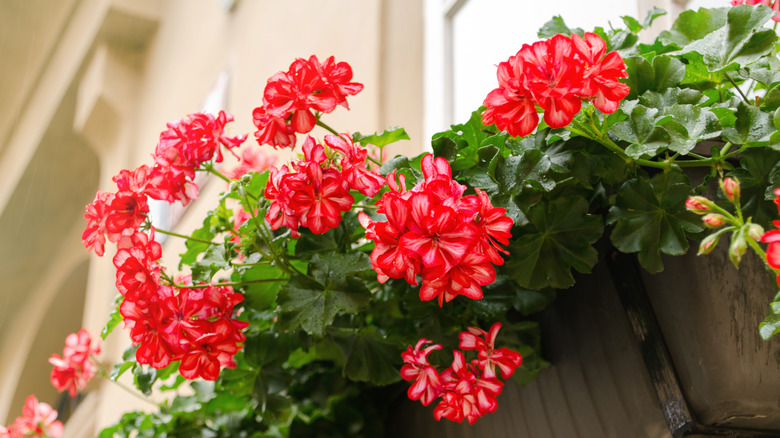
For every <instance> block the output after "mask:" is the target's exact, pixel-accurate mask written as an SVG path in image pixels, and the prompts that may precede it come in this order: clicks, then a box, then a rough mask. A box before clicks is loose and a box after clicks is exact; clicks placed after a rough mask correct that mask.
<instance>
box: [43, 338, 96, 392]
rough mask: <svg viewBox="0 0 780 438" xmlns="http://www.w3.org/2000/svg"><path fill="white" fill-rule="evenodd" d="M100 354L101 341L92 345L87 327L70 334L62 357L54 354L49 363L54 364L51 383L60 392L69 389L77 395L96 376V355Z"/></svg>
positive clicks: (66, 339)
mask: <svg viewBox="0 0 780 438" xmlns="http://www.w3.org/2000/svg"><path fill="white" fill-rule="evenodd" d="M99 354H100V345H99V343H98V342H96V343H95V346H94V347H93V346H92V338H91V337H90V336H89V332H88V331H87V330H86V329H81V330H79V331H78V333H71V334H69V335H68V336H67V337H66V338H65V349H64V350H63V351H62V357H60V356H59V355H58V354H53V355H52V356H51V357H50V358H49V363H51V364H52V365H54V368H53V369H52V370H51V384H52V385H54V387H55V388H57V390H58V391H59V392H62V391H65V390H66V389H67V390H68V394H69V395H70V396H71V397H75V396H76V394H77V393H78V391H79V390H80V389H84V388H86V386H87V382H89V381H90V379H92V378H93V377H95V372H96V371H97V364H96V363H95V357H96V356H97V355H99Z"/></svg>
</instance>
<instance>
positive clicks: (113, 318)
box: [100, 295, 124, 341]
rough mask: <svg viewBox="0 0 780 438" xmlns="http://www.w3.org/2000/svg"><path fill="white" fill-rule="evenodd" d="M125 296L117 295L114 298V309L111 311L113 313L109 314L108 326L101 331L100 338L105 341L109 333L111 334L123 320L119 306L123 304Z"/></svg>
mask: <svg viewBox="0 0 780 438" xmlns="http://www.w3.org/2000/svg"><path fill="white" fill-rule="evenodd" d="M123 299H124V298H123V297H122V296H121V295H117V297H116V299H115V300H114V309H113V310H112V311H111V315H109V319H108V322H107V323H106V326H105V327H103V330H101V331H100V338H101V339H103V340H104V341H105V340H106V338H107V337H108V335H109V334H111V332H112V331H114V329H115V328H116V326H117V325H119V323H120V322H122V314H121V313H119V307H120V306H121V305H122V301H123Z"/></svg>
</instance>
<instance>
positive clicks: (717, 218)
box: [701, 213, 726, 228]
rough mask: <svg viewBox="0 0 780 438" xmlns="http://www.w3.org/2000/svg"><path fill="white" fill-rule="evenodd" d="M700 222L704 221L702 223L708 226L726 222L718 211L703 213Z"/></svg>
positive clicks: (714, 226)
mask: <svg viewBox="0 0 780 438" xmlns="http://www.w3.org/2000/svg"><path fill="white" fill-rule="evenodd" d="M701 220H702V222H704V225H705V226H706V227H708V228H718V227H720V226H721V225H723V224H724V223H726V218H725V217H723V215H722V214H718V213H709V214H706V215H704V217H703V218H701Z"/></svg>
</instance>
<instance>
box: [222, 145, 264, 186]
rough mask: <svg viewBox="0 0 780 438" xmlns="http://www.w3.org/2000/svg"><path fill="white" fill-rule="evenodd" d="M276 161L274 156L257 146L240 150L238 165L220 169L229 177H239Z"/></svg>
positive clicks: (257, 170) (260, 170) (259, 170)
mask: <svg viewBox="0 0 780 438" xmlns="http://www.w3.org/2000/svg"><path fill="white" fill-rule="evenodd" d="M275 162H276V157H274V156H269V155H266V154H265V153H264V152H263V151H262V150H261V149H259V148H247V149H244V150H243V151H242V152H241V158H240V160H239V164H238V166H236V167H234V168H232V169H225V170H223V171H222V173H223V174H225V176H227V177H228V178H230V179H239V178H241V177H242V176H244V175H246V174H247V173H249V172H263V171H264V170H266V169H268V168H270V167H271V166H273V165H274V163H275Z"/></svg>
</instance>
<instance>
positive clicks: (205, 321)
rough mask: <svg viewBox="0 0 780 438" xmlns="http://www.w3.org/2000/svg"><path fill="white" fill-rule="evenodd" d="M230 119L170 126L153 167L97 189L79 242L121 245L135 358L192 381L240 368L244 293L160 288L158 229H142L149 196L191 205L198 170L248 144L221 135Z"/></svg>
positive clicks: (125, 311)
mask: <svg viewBox="0 0 780 438" xmlns="http://www.w3.org/2000/svg"><path fill="white" fill-rule="evenodd" d="M231 120H233V117H232V116H229V115H227V114H225V113H224V112H220V113H219V115H218V116H217V117H214V116H213V115H210V114H200V113H198V114H191V115H189V116H187V117H186V118H184V119H182V120H179V121H176V122H173V123H169V124H168V129H167V130H165V131H163V132H162V133H161V134H160V141H159V143H158V144H157V147H156V149H155V152H154V154H153V157H154V160H155V165H154V166H153V167H149V166H146V165H142V166H140V167H138V168H136V169H135V170H133V171H129V170H122V171H121V172H120V173H119V175H117V176H115V177H114V178H113V180H114V182H116V184H117V188H118V191H117V192H116V193H104V192H98V194H97V196H96V198H95V201H94V202H92V203H91V204H89V205H88V206H87V213H86V214H85V215H84V217H85V218H86V219H87V222H88V224H87V228H86V230H85V231H84V234H83V235H82V240H83V241H84V244H85V246H86V247H87V248H88V249H94V250H95V253H96V254H98V255H103V253H104V244H105V241H106V238H108V240H109V241H111V242H116V247H117V253H116V255H115V256H114V258H113V263H114V266H115V267H116V270H117V271H116V286H117V289H118V290H119V292H120V294H122V296H123V297H124V299H123V301H122V304H121V306H120V313H121V315H122V317H123V319H124V321H125V326H126V328H128V329H129V330H130V333H131V334H130V336H131V338H132V340H133V344H134V345H138V349H137V350H136V360H137V361H138V363H141V364H149V365H151V366H152V367H154V368H158V369H159V368H164V367H166V366H168V365H169V364H170V363H171V361H177V360H181V361H182V362H181V366H180V371H181V374H182V376H184V377H186V378H189V379H194V378H197V377H202V378H204V379H209V380H216V378H217V376H218V375H219V369H220V367H222V366H234V365H235V364H234V362H233V359H232V357H233V355H234V354H235V353H236V352H237V351H238V349H239V344H240V343H241V342H243V341H244V339H245V336H244V334H243V333H242V332H241V330H242V329H243V328H244V327H246V323H245V322H241V321H238V320H236V319H234V318H233V317H232V314H233V307H234V306H235V305H236V304H237V303H239V302H241V301H242V300H243V296H242V295H241V294H238V293H235V292H233V290H232V288H231V287H229V286H213V285H206V286H204V287H200V286H194V287H193V288H189V287H182V288H181V289H177V288H175V287H173V286H172V285H166V284H162V283H161V277H162V275H163V271H162V268H161V266H160V265H159V263H158V260H159V259H160V258H161V257H162V248H161V247H160V244H159V243H157V242H156V241H155V240H154V228H153V227H150V230H149V233H148V234H147V233H146V232H144V231H142V230H141V229H140V228H141V226H142V225H143V224H144V222H145V221H146V220H147V214H148V213H149V207H148V204H147V197H150V198H152V199H158V200H163V201H167V202H169V203H173V202H177V201H178V202H181V203H182V204H185V205H186V204H187V203H189V201H190V200H191V199H194V198H195V197H196V196H197V186H196V185H195V183H194V178H195V171H196V170H197V169H198V168H199V167H200V166H201V165H202V164H203V163H207V162H211V161H212V160H214V161H216V162H221V161H222V152H221V147H220V145H222V146H224V147H226V148H227V149H228V150H230V149H232V148H235V147H237V146H239V145H240V144H241V143H242V142H243V141H244V140H245V139H246V136H245V135H244V136H238V137H228V136H225V135H224V133H223V131H224V128H225V124H226V123H228V122H230V121H231ZM187 286H191V285H187Z"/></svg>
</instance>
